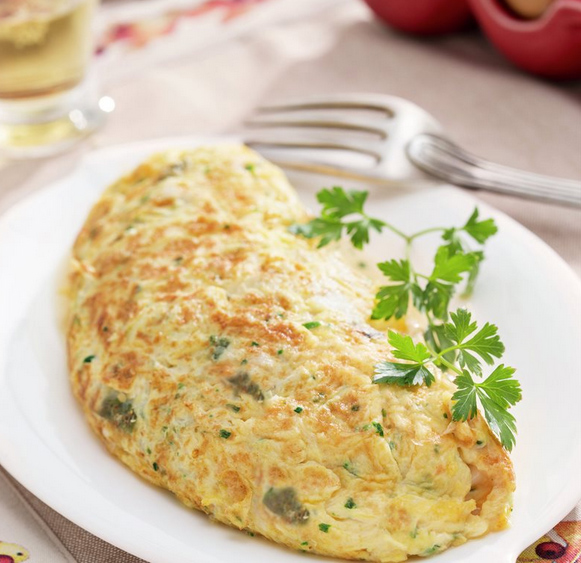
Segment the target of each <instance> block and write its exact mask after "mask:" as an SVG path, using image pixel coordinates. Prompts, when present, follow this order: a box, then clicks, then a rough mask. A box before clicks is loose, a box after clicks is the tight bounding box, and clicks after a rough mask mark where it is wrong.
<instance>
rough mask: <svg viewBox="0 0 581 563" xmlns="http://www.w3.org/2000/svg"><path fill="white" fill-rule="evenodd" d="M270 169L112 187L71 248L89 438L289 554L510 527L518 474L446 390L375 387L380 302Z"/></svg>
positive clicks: (226, 160)
mask: <svg viewBox="0 0 581 563" xmlns="http://www.w3.org/2000/svg"><path fill="white" fill-rule="evenodd" d="M308 218H309V217H308V215H307V213H306V212H305V210H304V208H303V206H302V205H301V203H300V202H299V200H298V198H297V195H296V193H295V191H294V190H293V189H292V187H291V186H290V185H289V183H288V182H287V180H286V178H285V176H284V175H283V174H282V172H281V171H280V170H278V169H277V168H276V167H274V166H273V165H271V164H269V163H268V162H267V161H265V160H264V159H262V158H261V157H259V156H258V155H257V154H255V153H254V152H252V151H251V150H249V149H247V148H245V147H242V146H220V147H208V148H199V149H196V150H191V151H170V152H167V153H164V154H161V155H158V156H155V157H153V158H151V159H150V160H148V161H147V162H145V163H144V164H142V165H141V166H139V167H138V168H137V169H136V170H135V171H133V172H132V173H131V174H129V175H128V176H126V177H124V178H122V179H121V180H119V181H118V182H116V183H115V184H113V185H112V186H111V187H109V188H108V189H107V190H106V191H105V193H104V194H103V196H102V197H101V199H100V200H99V201H98V203H97V204H96V205H95V206H94V207H93V209H92V210H91V212H90V215H89V218H88V219H87V221H86V223H85V225H84V226H83V228H82V230H81V232H80V234H79V236H78V238H77V241H76V242H75V245H74V251H73V258H72V261H71V268H70V293H69V311H68V326H67V331H68V349H69V352H68V354H69V356H68V361H69V368H70V373H71V381H72V387H73V390H74V393H75V395H76V396H77V398H78V400H79V401H80V403H81V404H82V406H83V409H84V411H85V414H86V416H87V419H88V421H89V423H90V424H91V426H92V428H93V429H94V431H95V432H96V433H97V434H98V435H99V437H100V438H101V439H102V440H103V441H104V443H105V445H106V446H107V448H108V449H109V450H110V451H111V452H112V453H113V454H114V455H116V456H117V457H119V458H120V459H121V460H122V461H123V462H124V463H125V464H127V465H128V466H129V467H130V468H131V469H133V470H134V471H135V472H136V473H138V474H139V475H141V476H143V477H145V478H146V479H148V480H149V481H151V482H153V483H155V484H156V485H160V486H161V487H165V488H167V489H169V490H170V491H172V492H173V493H174V494H175V495H176V496H177V497H178V498H179V499H180V500H181V501H182V502H183V503H185V504H186V505H188V506H190V507H193V508H197V509H200V510H203V511H204V512H206V513H208V514H209V515H211V516H212V517H213V518H215V519H217V520H219V521H221V522H225V523H227V524H229V525H231V526H234V527H236V528H240V529H243V530H247V531H252V532H257V533H260V534H262V535H264V536H266V537H267V538H270V539H272V540H274V541H276V542H279V543H281V544H284V545H287V546H289V547H291V548H294V549H300V550H306V551H310V552H313V553H321V554H326V555H333V556H338V557H344V558H348V559H365V560H370V561H382V562H388V561H403V560H405V559H406V558H407V557H408V556H409V555H429V554H432V553H437V552H439V551H442V550H444V549H446V548H447V547H450V546H453V545H459V544H461V543H464V542H465V541H466V540H468V539H470V538H474V537H476V536H481V535H482V534H485V533H487V532H490V531H493V530H499V529H501V528H504V527H505V526H506V525H507V516H508V514H509V512H510V510H511V495H512V491H513V489H514V477H513V471H512V466H511V463H510V461H509V459H508V457H507V455H506V453H505V452H504V450H503V449H502V448H501V447H500V445H499V444H498V442H497V441H496V439H495V438H493V436H492V435H491V433H490V431H489V429H488V427H487V426H486V424H485V423H484V422H483V421H482V419H481V418H480V417H478V418H476V419H474V420H473V421H471V422H470V423H455V422H452V420H451V413H450V407H451V397H452V393H453V392H454V389H455V388H454V386H453V384H452V383H451V382H450V381H449V380H448V379H447V378H446V377H445V376H442V375H440V376H439V377H438V380H437V381H436V383H434V384H433V385H432V386H431V387H429V388H428V387H426V386H422V387H417V388H404V387H397V386H388V385H377V384H373V383H372V376H373V371H374V365H375V364H377V363H378V362H381V361H382V360H386V359H390V358H392V356H391V355H390V347H389V345H388V343H387V339H386V334H385V332H381V331H379V330H377V328H378V326H379V325H376V328H373V327H372V326H370V325H369V323H368V320H369V314H370V311H371V309H372V306H373V296H374V288H373V287H372V284H371V282H369V281H368V280H367V279H365V278H364V277H363V276H362V275H361V274H360V273H359V272H357V271H354V270H353V269H351V267H349V266H348V265H347V264H346V262H345V261H344V260H343V258H342V257H341V256H340V254H339V252H338V251H337V250H336V249H332V248H323V249H316V242H315V241H310V240H306V239H303V238H301V237H298V236H296V235H293V234H292V233H290V232H289V229H288V228H289V226H290V225H291V224H293V223H295V222H303V221H305V220H307V219H308Z"/></svg>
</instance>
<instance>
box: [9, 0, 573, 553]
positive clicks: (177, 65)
mask: <svg viewBox="0 0 581 563" xmlns="http://www.w3.org/2000/svg"><path fill="white" fill-rule="evenodd" d="M288 1H289V2H290V1H292V0H288ZM331 92H380V93H389V94H394V95H397V96H402V97H404V98H407V99H409V100H412V101H414V102H416V103H417V104H419V105H420V106H422V107H424V108H425V109H426V110H428V111H429V112H430V113H432V114H433V115H434V116H436V117H437V119H438V120H439V121H440V122H441V123H443V124H444V126H445V128H446V129H447V131H448V133H449V135H450V136H451V137H452V138H453V139H455V140H456V141H458V142H459V143H460V144H461V145H462V146H464V147H466V148H467V149H469V150H471V151H473V152H475V153H477V154H479V155H481V156H483V157H486V158H489V159H491V160H494V161H496V162H499V163H503V164H508V165H512V166H516V167H520V168H523V169H528V170H532V171H536V172H540V173H545V174H552V175H555V176H563V177H570V178H577V179H580V178H581V104H580V102H581V84H579V83H576V84H554V83H549V82H544V81H541V80H538V79H535V78H533V77H531V76H528V75H526V74H523V73H521V72H519V71H518V70H516V69H515V68H513V67H512V66H511V65H510V64H509V63H507V62H506V61H505V60H504V59H503V58H502V57H501V56H500V55H498V54H497V53H496V52H495V51H494V50H493V49H492V48H491V47H490V46H489V45H488V44H487V42H486V41H485V40H484V39H483V38H482V37H481V36H480V35H478V33H476V32H466V33H464V34H459V35H455V36H450V37H445V38H438V39H426V40H418V39H415V38H410V37H407V36H404V35H401V34H398V33H396V32H394V31H390V30H387V29H385V28H383V27H382V26H380V25H379V24H378V23H376V22H375V21H374V20H373V18H372V17H371V15H370V14H369V12H368V11H367V9H366V8H365V7H364V6H363V5H361V4H360V3H359V2H357V1H356V0H347V1H343V2H338V3H337V5H336V7H333V8H332V9H327V10H324V11H323V12H322V13H318V14H316V15H314V16H312V17H310V18H308V19H302V20H294V21H286V22H285V23H282V24H279V25H271V26H267V27H266V28H262V29H260V30H255V31H254V32H253V33H252V34H251V35H245V36H242V37H239V38H237V39H234V40H230V41H228V42H227V43H224V44H222V45H220V46H214V47H213V48H212V49H211V50H208V49H206V50H204V51H202V52H198V53H194V54H191V55H188V56H182V57H180V58H179V59H177V60H173V61H171V62H166V63H164V64H158V65H156V66H151V67H149V68H146V69H144V70H142V71H140V72H139V74H135V75H132V76H131V77H130V78H129V77H128V78H127V80H117V81H115V82H112V83H109V86H108V89H107V93H108V94H110V95H111V96H113V97H114V98H115V100H116V103H117V109H116V111H115V113H114V114H112V115H111V117H110V119H109V122H108V123H107V125H106V126H105V127H104V128H103V129H102V130H101V131H99V132H98V133H97V134H96V135H94V136H93V137H91V138H90V139H89V140H88V141H87V142H86V143H84V144H83V145H82V146H79V147H77V148H76V149H75V150H74V151H72V152H70V153H68V154H65V155H63V156H59V157H56V158H51V159H45V160H40V161H36V162H20V163H6V162H5V163H3V165H2V166H1V167H0V214H1V213H2V212H4V211H5V210H6V209H7V208H8V207H10V206H11V205H12V204H14V203H15V202H17V201H18V200H20V199H22V198H24V197H26V196H27V195H28V194H30V193H32V192H33V191H35V190H38V189H40V188H42V187H43V186H45V185H46V184H47V183H48V182H51V181H52V180H55V179H57V178H59V177H61V176H62V175H64V174H67V173H68V172H69V171H70V170H71V169H72V168H73V167H74V166H75V163H76V162H77V161H78V159H79V157H80V156H81V155H82V154H83V153H85V152H87V151H90V150H91V149H93V148H95V147H103V146H107V145H112V144H115V143H124V142H131V141H135V140H142V139H149V138H155V137H167V136H176V135H189V134H193V133H221V132H232V131H235V130H237V129H239V127H240V125H241V123H242V121H243V119H244V118H246V117H248V116H249V115H250V114H251V113H252V111H253V109H254V108H255V107H256V106H257V105H260V104H263V103H265V102H273V101H276V100H282V99H285V98H288V97H291V96H301V95H305V94H326V93H331ZM476 196H477V197H478V198H481V199H482V200H484V201H486V202H487V203H490V204H492V205H494V206H496V207H497V208H498V209H500V210H502V211H504V212H505V213H507V214H508V215H510V216H512V217H513V218H515V219H516V220H517V221H519V222H520V223H522V224H523V225H525V226H526V227H528V228H529V229H530V230H532V231H533V232H535V233H536V234H537V235H539V236H540V237H541V238H542V239H543V240H545V241H546V242H547V243H548V244H549V245H551V246H552V247H553V248H554V249H555V250H556V251H557V252H558V253H559V254H560V255H561V256H562V257H563V258H564V259H565V260H566V261H567V262H568V263H569V264H570V265H571V266H572V267H573V268H574V269H575V270H576V271H577V273H579V274H581V211H579V210H574V209H567V208H564V207H559V206H554V205H547V204H540V203H534V202H529V201H523V200H517V199H514V198H512V197H507V196H500V195H494V194H487V193H477V194H476ZM7 479H8V478H7V477H5V476H3V474H2V473H0V507H2V506H4V508H6V506H8V505H9V504H10V503H16V502H17V500H16V497H15V496H14V495H15V494H16V493H14V491H12V487H10V486H9V485H8V480H7ZM9 491H12V492H9ZM20 494H21V495H22V499H20V500H19V502H20V501H22V500H23V499H24V500H25V501H26V503H27V504H28V505H29V506H30V508H31V509H32V513H33V514H36V515H37V517H36V520H37V521H38V520H41V521H42V525H41V528H42V529H43V530H44V531H43V532H42V533H44V534H46V537H47V538H49V539H50V538H52V539H55V537H56V538H58V539H60V542H61V544H62V545H60V546H59V548H58V549H60V554H61V556H62V558H63V560H65V561H66V560H71V559H73V560H76V561H78V562H87V563H89V562H90V563H100V562H109V563H130V562H134V561H137V560H136V559H135V558H134V557H132V556H130V555H127V554H124V553H123V552H121V551H119V550H117V549H116V548H114V547H112V546H109V545H108V544H105V543H104V542H102V541H101V540H99V539H97V538H95V537H93V536H91V535H90V534H88V533H86V532H84V531H82V530H80V529H79V528H77V527H76V526H75V525H74V524H72V523H70V522H68V521H66V520H65V519H64V518H62V517H60V516H59V515H58V514H56V513H55V512H53V511H52V510H51V509H50V508H48V507H46V506H45V505H43V504H42V503H41V502H40V501H38V500H37V499H35V498H34V497H33V496H32V495H30V493H27V492H26V491H23V490H22V489H20ZM10 495H12V496H10ZM33 520H34V519H33ZM31 521H32V520H31ZM37 523H38V522H37ZM31 525H32V524H31ZM39 529H40V528H39ZM39 533H40V532H39ZM4 534H5V532H3V530H2V522H1V520H0V540H1V539H2V536H3V535H4ZM56 543H58V542H56ZM63 546H64V547H63ZM47 550H48V547H47ZM54 557H56V556H53V555H51V554H49V551H46V555H42V554H41V553H40V552H39V551H37V557H36V558H35V559H33V560H32V559H31V561H35V562H36V561H40V562H42V561H49V562H52V561H56V559H55V558H54ZM491 563H493V562H491Z"/></svg>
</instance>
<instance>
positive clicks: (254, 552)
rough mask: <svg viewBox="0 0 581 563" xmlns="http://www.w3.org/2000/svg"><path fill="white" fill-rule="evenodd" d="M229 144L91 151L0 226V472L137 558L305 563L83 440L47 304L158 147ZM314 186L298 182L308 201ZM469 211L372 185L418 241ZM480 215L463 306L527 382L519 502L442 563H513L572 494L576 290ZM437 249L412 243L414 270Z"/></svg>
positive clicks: (577, 383)
mask: <svg viewBox="0 0 581 563" xmlns="http://www.w3.org/2000/svg"><path fill="white" fill-rule="evenodd" d="M224 141H236V139H224V138H218V139H216V138H199V137H197V138H185V139H184V138H180V139H173V140H172V139H168V140H162V141H155V142H148V143H140V144H134V145H127V146H122V147H114V148H108V149H105V150H102V151H98V152H95V153H93V154H91V155H89V156H88V157H87V158H85V159H84V160H83V161H82V162H81V163H80V165H79V166H78V168H77V169H76V170H75V171H74V172H73V173H72V174H71V175H70V176H68V177H66V178H64V179H62V180H60V181H59V182H57V183H55V184H53V185H52V186H50V187H49V188H47V189H45V190H43V191H41V192H39V193H37V194H35V195H34V196H32V197H30V198H28V200H25V201H23V202H22V203H20V204H19V205H17V206H16V207H14V208H12V209H11V210H10V211H9V212H8V213H7V214H6V215H5V216H4V217H3V218H2V220H1V221H0V463H2V465H4V467H5V468H6V469H7V470H8V471H9V472H10V473H11V474H12V475H13V476H14V477H15V478H16V479H18V480H19V481H20V482H21V483H22V484H23V485H24V486H25V487H27V488H28V489H29V490H30V491H31V492H33V493H34V494H35V495H37V496H38V497H39V498H40V499H42V500H43V501H44V502H45V503H47V504H48V505H50V506H51V507H53V508H54V509H55V510H57V511H58V512H60V513H61V514H63V515H64V516H66V517H67V518H69V519H70V520H72V521H73V522H75V523H77V524H78V525H79V526H81V527H83V528H85V529H86V530H88V531H90V532H92V533H93V534H95V535H97V536H99V537H101V538H103V539H104V540H106V541H108V542H110V543H112V544H114V545H116V546H118V547H119V548H121V549H124V550H126V551H128V552H130V553H133V554H135V555H137V556H139V557H142V558H144V559H145V560H147V561H151V562H154V563H158V562H168V563H170V562H171V563H175V562H176V561H179V562H180V563H189V562H191V563H206V562H208V563H210V562H213V563H231V562H232V561H236V563H256V562H257V561H261V562H262V561H277V563H292V562H300V561H303V562H304V561H305V559H304V556H303V555H302V554H299V553H295V552H293V551H290V550H287V549H284V548H282V547H279V546H276V545H275V544H273V543H270V542H267V541H266V540H262V539H260V538H258V537H252V538H251V537H248V536H247V535H245V534H244V533H241V532H238V531H236V530H234V529H231V528H228V527H226V526H222V525H220V524H216V523H214V522H211V521H210V520H209V519H208V518H207V517H205V516H204V515H202V514H200V513H199V512H196V511H193V510H188V509H187V508H185V507H183V506H182V505H180V504H179V503H178V502H177V501H176V500H175V499H174V498H173V496H172V495H171V494H169V493H168V492H166V491H163V490H161V489H158V488H156V487H153V486H151V485H149V484H147V483H146V482H145V481H143V480H142V479H140V478H139V477H137V476H136V475H135V474H133V473H132V472H131V471H130V470H129V469H127V468H126V467H125V466H123V465H122V464H121V463H120V462H118V461H117V460H116V459H114V458H113V457H112V456H110V455H109V454H108V453H107V452H106V451H105V449H104V447H103V446H102V445H101V443H100V442H99V441H98V440H97V439H96V438H95V436H93V434H92V433H91V431H90V430H89V427H88V425H87V424H86V423H85V421H84V419H83V416H82V414H81V410H80V408H79V407H78V405H77V404H76V402H75V400H74V399H73V397H72V395H71V393H70V391H69V386H68V376H67V370H66V363H65V347H64V341H63V338H62V336H61V333H60V332H59V326H58V305H57V298H56V297H55V295H56V292H57V290H58V286H59V283H60V276H61V272H62V266H63V263H64V261H65V259H66V256H67V253H68V250H69V248H70V247H71V245H72V243H73V240H74V238H75V236H76V233H77V231H78V230H79V228H80V227H81V225H82V223H83V222H84V220H85V217H86V214H87V212H88V210H89V208H90V206H91V205H92V203H93V202H94V201H95V200H96V199H97V198H98V197H99V194H100V193H101V192H102V190H103V189H104V188H105V187H106V186H107V185H108V184H109V183H110V182H111V181H113V180H114V179H115V178H117V177H118V176H119V175H121V174H122V173H124V172H126V171H129V170H130V169H131V168H132V167H133V166H134V165H136V164H137V163H138V162H139V161H141V160H142V159H143V158H145V157H147V156H148V155H149V154H151V153H152V152H155V151H156V150H161V149H163V148H168V147H170V146H183V147H194V146H197V145H200V144H207V143H217V142H224ZM321 182H322V180H321V179H320V178H314V179H311V180H309V181H306V180H305V178H304V177H303V178H302V179H299V181H298V184H297V188H298V191H299V193H300V195H301V197H302V198H303V200H304V201H305V203H307V205H312V203H313V201H314V199H313V196H314V193H315V192H316V191H317V189H318V188H319V187H320V186H321ZM344 185H345V184H344ZM346 185H349V187H354V184H353V183H352V182H347V183H346ZM475 203H476V202H475V200H474V199H472V198H471V197H469V196H468V195H466V194H465V193H464V192H462V191H460V190H457V189H455V188H451V187H434V188H430V189H428V190H426V189H423V190H415V191H407V192H397V193H394V192H391V193H390V192H388V191H381V190H379V189H375V190H374V193H373V197H372V199H371V202H370V205H371V208H372V211H373V215H376V216H379V217H382V218H384V219H387V220H390V221H392V222H394V223H395V224H396V225H397V226H399V227H400V228H401V229H403V230H404V231H407V232H413V231H415V230H419V229H421V228H425V227H429V226H439V225H442V226H448V225H454V224H457V225H459V224H462V223H463V222H464V221H465V220H466V219H467V218H468V216H469V215H470V213H471V212H472V210H473V208H474V205H475ZM478 205H479V207H480V210H481V213H482V214H483V215H485V216H493V217H494V218H495V219H496V221H497V223H498V226H499V229H500V232H499V234H498V235H497V236H495V237H494V238H493V239H491V240H490V241H489V244H488V250H487V258H486V261H485V263H484V266H483V268H482V273H481V278H480V280H479V283H478V285H477V289H476V292H475V294H474V296H473V298H472V301H471V303H470V304H469V307H470V308H471V309H472V310H473V311H474V312H475V314H476V316H477V317H479V318H480V319H485V320H490V321H492V322H495V323H496V324H498V326H499V329H500V334H501V336H502V338H503V340H504V342H505V344H506V347H507V352H506V356H505V360H506V362H507V363H509V364H510V365H513V366H516V367H517V368H518V376H519V378H520V381H521V383H522V387H523V395H524V399H523V401H522V402H521V403H520V404H519V405H518V406H517V408H515V409H514V412H515V415H516V417H517V420H518V428H519V435H518V442H517V447H516V449H515V451H514V454H513V459H514V463H515V468H516V475H517V492H516V496H515V509H514V513H513V517H512V527H511V528H510V529H508V530H506V531H504V532H500V533H496V534H492V535H489V536H486V537H484V538H482V539H479V540H475V541H471V542H468V543H467V544H466V545H464V546H461V547H459V548H455V549H451V550H449V551H446V552H444V553H442V554H440V555H437V556H434V558H433V560H434V561H437V562H438V563H451V562H458V561H470V563H514V562H515V560H516V558H517V556H518V555H519V553H520V552H521V551H522V550H523V549H524V548H526V547H527V546H528V545H529V544H530V543H532V542H533V541H535V540H537V539H538V538H539V537H540V536H542V535H543V534H544V533H545V532H546V531H547V530H549V529H550V528H551V527H552V526H553V525H554V524H556V523H557V522H558V521H559V520H560V519H562V518H563V517H564V516H565V515H566V514H567V512H568V511H569V510H570V509H571V508H572V507H573V506H574V505H575V503H576V502H577V501H578V500H579V498H580V497H581V480H580V479H579V468H580V467H581V408H580V404H579V402H580V401H581V377H580V376H581V354H580V353H579V345H580V343H581V326H580V319H581V314H580V311H579V308H580V305H581V283H580V281H579V279H578V278H577V277H576V275H575V274H574V273H573V272H572V271H571V270H570V269H569V268H568V266H567V265H566V264H565V263H564V262H563V261H562V260H561V259H560V258H559V257H558V256H557V255H556V254H555V253H554V252H553V251H552V250H551V249H549V248H548V247H547V246H546V245H545V244H544V243H543V242H541V241H540V240H539V239H537V238H536V237H535V236H534V235H532V234H531V233H530V232H528V231H527V230H525V229H524V228H523V227H521V226H520V225H518V224H517V223H515V222H514V221H512V220H511V219H509V218H508V217H506V216H504V215H503V214H501V213H499V212H498V211H495V210H493V209H491V208H489V207H487V206H486V205H484V204H482V203H479V204H478ZM436 238H437V237H436ZM436 243H437V241H436V240H434V241H433V242H429V243H428V246H430V245H431V244H434V245H435V244H436ZM422 244H423V243H422ZM399 251H400V249H399V247H398V246H397V245H396V241H395V240H394V239H393V237H392V236H391V235H390V234H385V236H381V237H377V238H376V239H375V241H374V243H373V244H372V245H371V250H370V254H371V255H372V256H374V257H377V259H378V260H379V259H386V258H387V257H388V254H392V253H399ZM432 252H433V248H427V247H424V246H422V247H421V248H420V249H419V250H418V259H419V260H420V261H421V260H427V259H428V258H429V256H431V255H432V254H431V253H432ZM321 559H323V560H325V561H329V559H325V558H321Z"/></svg>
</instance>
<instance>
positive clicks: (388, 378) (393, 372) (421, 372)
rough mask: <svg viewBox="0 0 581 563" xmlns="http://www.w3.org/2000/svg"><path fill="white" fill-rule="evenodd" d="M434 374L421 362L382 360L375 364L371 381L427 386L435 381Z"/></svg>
mask: <svg viewBox="0 0 581 563" xmlns="http://www.w3.org/2000/svg"><path fill="white" fill-rule="evenodd" d="M435 380H436V379H435V377H434V374H433V373H432V372H431V371H430V370H429V369H428V368H426V367H425V366H423V365H421V364H417V363H416V364H398V363H395V362H382V363H380V364H377V365H376V366H375V375H374V377H373V383H391V384H395V385H401V386H410V385H421V384H422V383H425V384H426V385H427V386H428V387H430V385H432V383H433V382H434V381H435Z"/></svg>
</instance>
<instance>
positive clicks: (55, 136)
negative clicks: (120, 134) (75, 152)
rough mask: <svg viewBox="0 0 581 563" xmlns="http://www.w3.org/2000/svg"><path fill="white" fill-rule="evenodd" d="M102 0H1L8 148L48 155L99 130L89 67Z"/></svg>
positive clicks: (3, 137)
mask: <svg viewBox="0 0 581 563" xmlns="http://www.w3.org/2000/svg"><path fill="white" fill-rule="evenodd" d="M97 4H98V0H0V154H4V155H6V156H8V157H16V158H27V157H42V156H48V155H51V154H54V153H56V152H60V151H62V150H64V149H66V148H68V147H69V146H70V145H72V144H73V143H75V142H76V141H78V140H80V139H82V138H83V137H85V136H86V135H88V134H89V133H91V132H92V131H94V130H95V129H96V128H97V127H98V126H99V125H100V124H101V123H102V121H103V117H104V114H105V113H106V112H107V111H108V110H111V109H112V107H111V106H112V100H111V99H107V100H106V103H105V104H103V102H102V101H101V107H100V105H99V101H100V100H99V97H98V96H97V94H96V89H95V83H94V79H93V77H92V76H91V73H90V72H89V69H90V62H91V58H92V53H93V40H92V37H93V34H92V22H93V16H94V14H95V11H96V8H97Z"/></svg>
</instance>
